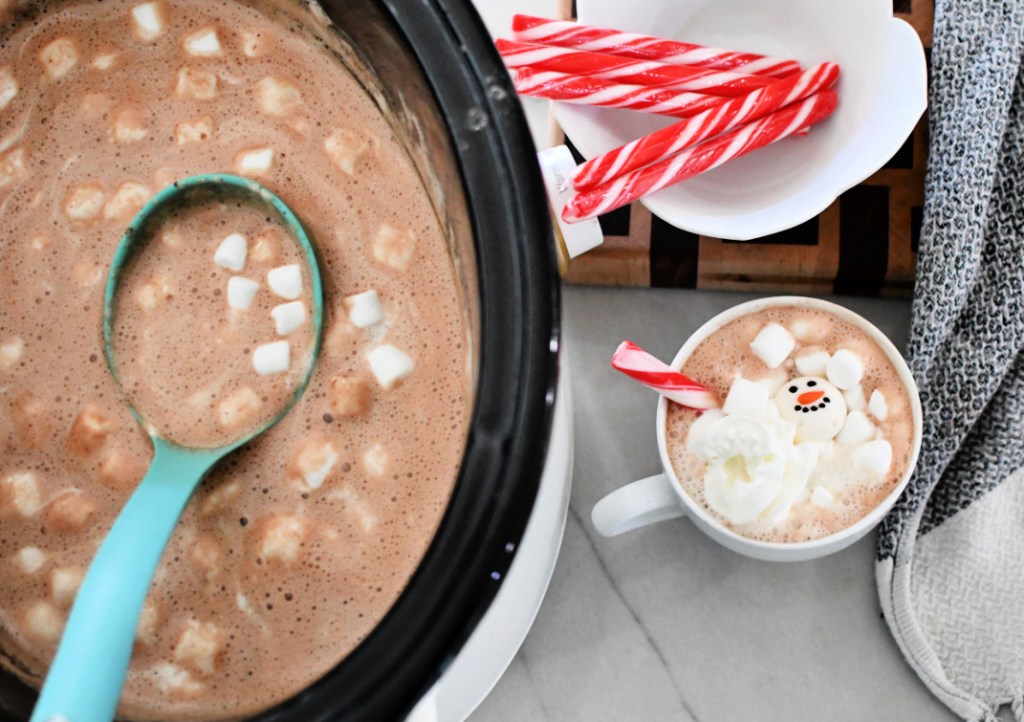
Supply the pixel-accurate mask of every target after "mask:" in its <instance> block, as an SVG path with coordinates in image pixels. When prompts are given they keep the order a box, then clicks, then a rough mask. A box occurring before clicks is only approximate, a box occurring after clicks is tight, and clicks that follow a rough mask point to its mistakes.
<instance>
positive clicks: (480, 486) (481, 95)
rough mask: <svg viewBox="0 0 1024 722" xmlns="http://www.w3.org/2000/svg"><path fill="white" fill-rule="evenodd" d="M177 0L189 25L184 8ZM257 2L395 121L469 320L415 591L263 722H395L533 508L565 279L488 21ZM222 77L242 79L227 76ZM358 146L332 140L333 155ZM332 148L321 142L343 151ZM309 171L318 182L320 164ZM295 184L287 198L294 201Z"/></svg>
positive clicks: (12, 706) (446, 13)
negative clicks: (445, 496)
mask: <svg viewBox="0 0 1024 722" xmlns="http://www.w3.org/2000/svg"><path fill="white" fill-rule="evenodd" d="M167 4H168V6H169V7H170V8H171V9H172V10H174V12H175V14H176V15H177V16H178V17H185V18H187V13H188V5H187V4H185V3H173V2H169V3H167ZM73 5H74V3H66V4H63V5H62V4H60V3H56V4H55V3H43V4H40V3H26V4H25V6H24V7H25V9H26V10H27V11H28V12H33V11H37V10H38V8H39V7H40V6H42V7H43V8H44V9H45V11H46V13H45V14H44V15H42V16H39V17H41V18H42V19H44V20H45V19H46V17H47V15H48V16H49V17H51V18H52V17H54V16H55V13H57V12H59V11H61V10H62V9H63V8H67V7H71V6H73ZM129 5H131V4H129ZM246 5H250V3H246ZM258 6H259V7H260V9H261V11H263V12H265V13H266V14H268V16H272V17H273V18H274V20H275V22H277V23H278V24H280V25H281V26H282V27H286V28H288V32H289V33H290V34H291V35H292V36H293V37H301V38H304V39H305V41H306V42H308V43H309V44H310V46H312V47H316V48H317V49H318V51H320V52H324V53H330V54H331V55H332V56H333V58H334V60H335V61H336V62H337V63H338V73H339V74H342V73H351V75H352V76H354V77H355V78H356V79H357V80H358V82H359V83H360V84H361V85H362V86H363V88H364V89H365V92H366V96H367V98H368V99H369V102H370V105H371V106H375V107H376V108H379V109H381V110H382V111H383V115H384V117H385V118H386V122H387V124H388V126H389V127H390V129H391V131H392V133H393V139H394V140H396V142H397V143H398V145H400V147H401V150H402V151H403V153H404V157H403V158H402V159H401V162H400V163H397V164H394V165H395V166H396V167H404V168H405V169H406V175H407V176H408V182H409V183H410V184H414V185H415V188H416V192H417V193H419V194H421V195H422V196H423V198H424V202H425V203H426V207H428V208H429V209H430V211H431V212H432V214H433V216H434V218H433V221H434V223H435V225H436V227H437V229H438V231H439V232H438V238H439V242H440V244H441V245H442V246H446V250H447V256H448V258H449V260H450V269H449V271H450V273H451V278H452V281H451V284H450V285H452V286H454V288H452V289H450V292H451V295H452V297H457V298H458V299H459V303H458V305H457V307H458V308H460V309H462V310H463V311H464V313H463V316H462V319H461V326H460V328H461V329H462V331H463V334H464V337H465V338H466V346H467V348H466V353H465V354H464V355H465V356H466V357H468V363H467V364H465V367H464V368H459V369H458V370H453V372H452V373H453V374H454V375H455V376H456V377H458V378H465V379H466V380H467V381H466V383H467V386H468V389H469V392H468V395H467V397H466V398H467V399H468V402H469V403H470V404H471V406H470V407H469V410H468V417H469V423H468V425H464V426H462V427H461V428H459V424H457V423H456V424H455V427H456V432H455V433H457V434H458V435H459V436H460V437H464V440H465V448H464V453H462V455H461V464H458V473H457V479H456V480H455V483H454V489H453V491H452V493H451V496H450V500H449V502H448V504H447V508H446V509H444V510H443V516H441V518H440V523H439V525H438V526H437V531H436V534H434V535H433V539H432V541H430V543H429V546H428V547H427V549H426V552H425V554H424V555H423V557H422V561H421V562H420V563H419V565H418V567H416V569H415V572H414V573H413V574H412V577H411V579H409V581H408V584H407V585H405V587H404V591H401V593H400V595H399V596H398V598H397V601H395V602H394V604H393V606H391V607H390V609H389V610H388V611H387V613H386V614H385V615H384V617H383V619H382V620H381V621H380V623H379V624H376V625H375V626H374V627H373V628H372V631H370V632H369V634H368V636H366V638H365V639H363V640H362V641H361V642H360V643H359V645H358V646H357V647H356V648H355V650H354V651H352V652H351V654H348V655H347V657H345V659H344V660H343V661H341V663H340V664H338V665H337V666H336V667H335V668H333V669H331V670H330V671H328V672H327V673H326V675H324V676H323V677H322V678H320V679H319V680H318V681H316V682H314V683H313V684H312V685H310V686H309V687H307V688H306V689H304V690H303V691H301V692H299V693H298V694H297V695H295V696H293V697H291V698H290V699H288V700H287V701H285V702H283V703H281V704H279V705H278V706H276V707H274V708H273V709H270V710H267V711H264V712H262V713H260V714H259V715H258V717H259V718H262V719H328V718H329V719H336V718H346V719H389V718H394V717H397V716H400V715H401V714H402V713H403V712H405V711H407V710H408V709H409V708H410V707H411V705H412V704H413V703H414V702H415V700H416V699H417V698H418V696H419V695H420V694H422V692H423V691H425V689H427V688H428V687H429V685H430V684H431V683H432V682H433V681H434V680H435V679H436V678H437V676H438V675H439V674H440V673H441V672H442V671H443V669H444V666H445V664H446V662H447V661H449V660H450V659H451V658H452V656H453V655H454V654H455V653H456V652H457V650H458V648H459V646H460V645H461V644H462V642H464V641H465V639H466V638H467V637H468V635H469V633H470V632H471V631H472V629H473V626H474V625H475V623H476V622H477V621H478V620H479V618H480V616H482V614H483V612H484V611H485V610H486V608H487V605H488V603H489V602H490V600H491V599H492V597H493V595H494V593H495V592H496V590H497V588H498V586H499V585H500V583H501V580H502V578H503V576H504V574H505V572H506V570H507V568H508V565H509V564H510V563H511V560H512V558H513V556H514V554H515V550H516V545H517V542H518V540H519V538H520V536H521V534H522V531H523V528H524V526H525V523H526V519H527V517H528V515H529V512H530V510H531V507H532V503H533V499H534V496H535V493H536V488H537V483H538V479H539V476H540V471H541V468H542V466H543V459H544V453H545V448H546V443H547V435H548V432H549V425H550V415H551V405H552V403H553V398H554V385H555V377H556V373H557V352H558V333H557V332H558V328H557V308H558V299H557V283H556V280H555V274H554V263H553V257H552V254H551V244H550V239H549V224H548V218H547V212H546V204H545V202H544V199H543V196H542V193H541V191H540V185H539V183H537V180H538V179H537V178H536V171H535V167H534V163H533V161H532V158H533V153H532V144H531V141H530V139H529V136H528V134H527V130H526V127H525V123H524V121H523V119H522V116H521V113H520V111H519V107H518V102H517V101H516V99H515V96H514V94H513V93H512V90H511V88H510V86H509V83H508V79H507V75H506V74H505V72H504V69H503V68H502V66H501V64H500V61H499V60H498V58H497V56H496V54H495V53H494V51H493V48H492V47H491V44H490V41H489V39H488V36H487V34H486V32H485V31H484V29H483V27H482V25H481V23H480V22H479V19H478V18H476V16H475V15H474V14H473V13H472V11H471V10H469V9H467V8H466V7H464V6H463V5H462V4H461V3H452V4H451V5H449V4H448V3H446V2H434V3H417V4H407V3H397V2H396V3H378V2H325V3H323V4H322V5H320V6H310V5H306V4H299V3H290V2H274V3H259V4H258ZM216 7H217V6H215V5H211V6H204V8H203V10H204V11H205V12H207V13H208V12H210V11H211V10H215V9H216ZM224 7H227V4H225V5H224ZM23 20H24V18H23V17H22V18H19V17H18V15H17V11H15V14H14V15H9V16H8V18H7V22H8V23H9V24H10V25H8V27H7V28H5V30H4V31H3V32H4V34H6V35H10V32H11V30H12V28H13V27H15V26H17V24H18V23H19V22H21V21H23ZM238 31H239V29H237V28H231V29H229V30H228V32H231V33H234V32H238ZM61 57H62V55H61V53H60V52H58V53H57V54H56V56H54V59H55V61H56V62H58V64H59V63H60V62H61ZM89 60H90V61H91V60H92V58H91V57H90V58H89ZM46 69H47V71H49V69H50V68H46ZM346 69H347V70H346ZM193 80H196V81H197V82H198V81H200V80H201V78H199V77H198V76H197V77H195V78H192V77H189V78H186V81H185V83H186V85H188V84H189V83H190V82H191V81H193ZM225 80H226V82H228V83H230V82H231V81H232V78H231V77H230V74H229V75H228V77H227V78H226V79H221V82H225ZM180 83H181V80H180V77H179V86H180ZM197 92H200V93H201V92H203V91H202V88H201V87H200V88H199V89H198V91H197ZM256 92H257V94H258V95H259V98H258V101H262V100H263V99H264V97H265V96H269V97H270V98H271V100H270V101H269V104H270V105H271V106H273V104H274V103H275V102H277V101H282V102H287V101H288V89H287V88H283V87H281V86H273V87H270V88H269V91H268V89H267V88H266V87H261V86H257V88H256ZM22 100H24V98H22ZM111 110H112V111H113V112H114V113H115V114H116V109H111ZM241 112H243V109H242V108H240V109H239V113H241ZM198 120H201V118H199V119H198ZM314 120H315V118H314ZM122 125H124V126H126V128H127V130H126V132H127V133H128V134H129V136H131V131H132V118H130V117H127V116H126V118H125V122H124V123H122ZM295 130H296V132H299V133H300V134H301V132H302V131H301V129H295ZM314 133H315V131H314ZM324 134H325V135H326V131H324ZM349 140H350V139H348V138H335V140H334V141H333V147H334V148H335V149H337V148H338V145H339V143H340V144H341V145H346V144H347V143H348V141H349ZM330 145H331V144H330V143H327V144H326V145H325V147H328V149H329V150H330ZM111 152H112V154H113V153H120V154H124V153H130V152H132V149H131V143H127V144H121V145H119V144H116V143H114V144H112V145H111ZM116 157H120V156H116ZM94 162H95V161H94ZM236 162H238V161H237V160H236ZM342 165H344V163H342ZM296 170H297V172H300V173H301V172H302V171H301V169H296ZM307 170H308V174H309V175H310V176H312V175H314V173H315V169H314V168H313V167H311V166H310V167H308V168H307ZM299 185H300V184H299V183H296V186H299ZM287 186H288V184H287V183H284V184H283V185H282V188H281V191H283V192H284V193H287V191H288V187H287ZM321 190H322V189H321ZM328 191H329V189H328ZM115 195H116V194H115ZM62 200H63V199H62ZM129 200H130V199H129ZM0 212H2V211H0ZM427 235H429V233H427ZM385 240H387V239H385ZM392 240H393V239H392ZM13 242H14V239H10V238H8V239H2V241H0V243H2V245H0V258H3V257H4V256H7V257H8V259H10V258H11V256H10V255H9V253H11V252H12V251H11V249H12V248H13V246H11V245H10V244H11V243H13ZM400 245H401V244H400V243H399V246H400ZM385 247H388V248H394V244H393V243H385ZM328 255H330V254H328ZM385 255H386V254H385ZM401 255H402V254H401V253H399V256H401ZM378 260H381V259H380V258H378ZM384 262H385V265H386V263H387V259H384ZM5 265H6V264H5ZM352 290H362V289H352ZM97 331H98V330H97ZM0 340H2V339H0ZM435 373H436V372H435ZM0 400H3V401H6V402H7V403H8V404H11V403H13V400H12V399H0ZM332 421H333V419H332ZM62 423H63V422H62V421H61V420H58V421H57V423H56V426H57V427H58V428H56V429H55V431H54V432H53V433H54V434H59V435H61V436H62V438H63V436H64V435H65V434H66V433H68V432H69V429H64V428H62V427H61V424H62ZM68 423H69V425H70V424H71V421H70V420H69V422H68ZM431 431H432V432H435V431H436V430H431ZM425 435H426V436H429V434H425ZM460 440H461V439H460ZM314 455H315V454H314ZM376 458H378V459H379V455H378V457H376ZM353 461H355V460H353ZM372 461H373V460H372V459H371V462H372ZM83 463H84V462H83ZM363 464H364V466H365V464H366V462H365V460H364V461H363ZM371 466H372V463H371ZM3 471H4V472H5V473H6V472H7V470H6V469H5V470H3ZM300 475H301V474H300ZM269 483H273V482H269ZM410 483H413V482H410ZM348 501H349V502H351V499H349V500H348ZM48 503H49V502H48ZM65 506H66V505H65ZM72 506H74V505H72ZM58 516H59V514H58ZM71 516H74V515H73V514H72V515H71ZM428 531H429V530H428ZM427 538H428V539H429V535H428V537H427ZM237 551H238V552H240V553H241V552H243V551H244V550H242V549H239V550H237ZM372 571H373V570H370V572H371V576H370V580H371V581H372ZM7 576H8V575H6V574H5V577H7ZM4 583H16V579H15V578H14V577H13V576H11V577H9V578H7V579H5V582H4ZM344 586H345V581H344V580H339V583H338V589H337V593H338V594H339V595H345V594H348V593H349V592H350V590H346V589H345V588H344ZM359 636H362V635H359ZM232 644H234V645H246V647H247V649H246V652H247V654H250V655H252V656H258V655H259V654H260V640H259V637H258V635H253V636H251V637H250V638H246V639H237V638H235V639H233V640H232ZM2 651H3V652H4V654H5V657H7V660H8V664H9V665H18V664H19V662H18V659H17V655H15V654H9V653H7V650H2ZM16 668H17V667H16ZM21 671H22V676H23V677H24V676H30V675H26V674H25V670H24V669H22V670H21ZM32 698H33V692H32V691H31V690H30V688H29V687H27V686H25V685H23V684H22V683H21V682H20V681H18V679H17V678H16V677H15V676H14V675H4V676H3V678H2V679H0V709H2V711H3V714H4V715H5V716H6V717H8V718H11V719H22V718H25V717H26V716H27V714H28V711H29V709H30V707H31V703H32Z"/></svg>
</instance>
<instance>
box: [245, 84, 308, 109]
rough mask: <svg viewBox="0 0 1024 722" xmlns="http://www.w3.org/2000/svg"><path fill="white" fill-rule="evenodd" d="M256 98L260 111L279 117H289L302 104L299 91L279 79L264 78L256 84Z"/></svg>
mask: <svg viewBox="0 0 1024 722" xmlns="http://www.w3.org/2000/svg"><path fill="white" fill-rule="evenodd" d="M256 97H257V100H258V102H259V105H260V110H262V111H263V112H264V113H266V114H267V115H274V116H278V117H280V116H283V115H288V114H289V113H290V112H292V111H293V110H295V109H296V108H297V107H298V106H299V104H300V103H301V102H302V94H301V93H299V89H298V88H296V87H295V86H294V85H292V84H291V83H289V82H288V81H286V80H281V79H279V78H263V80H261V81H260V82H258V83H256Z"/></svg>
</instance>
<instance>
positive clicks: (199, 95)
mask: <svg viewBox="0 0 1024 722" xmlns="http://www.w3.org/2000/svg"><path fill="white" fill-rule="evenodd" d="M174 92H175V93H177V94H178V95H180V96H181V97H183V98H193V99H194V100H210V99H212V98H215V97H217V75H216V74H215V73H211V72H210V71H208V70H196V69H195V68H182V69H181V70H179V71H178V83H177V85H176V86H175V88H174Z"/></svg>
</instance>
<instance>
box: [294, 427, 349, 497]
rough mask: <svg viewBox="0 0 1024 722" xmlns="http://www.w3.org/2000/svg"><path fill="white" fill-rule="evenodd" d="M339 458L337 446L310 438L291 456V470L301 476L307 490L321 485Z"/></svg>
mask: <svg viewBox="0 0 1024 722" xmlns="http://www.w3.org/2000/svg"><path fill="white" fill-rule="evenodd" d="M339 458H341V457H340V455H339V453H338V448H337V447H336V446H335V445H334V444H333V443H331V442H330V441H325V440H322V439H312V440H310V441H306V442H305V443H303V444H302V446H300V447H299V450H298V451H297V452H296V454H295V456H294V457H292V464H291V466H292V471H293V472H294V473H296V474H298V476H299V477H301V479H302V481H303V483H304V485H305V487H306V488H308V489H309V490H316V489H319V488H320V487H321V486H323V484H324V481H326V480H327V477H328V476H330V474H331V472H332V471H333V470H334V467H335V465H337V463H338V459H339Z"/></svg>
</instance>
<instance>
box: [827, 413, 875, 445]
mask: <svg viewBox="0 0 1024 722" xmlns="http://www.w3.org/2000/svg"><path fill="white" fill-rule="evenodd" d="M874 436H875V425H874V424H872V423H871V422H870V421H869V420H868V417H867V416H866V415H865V414H864V412H863V411H851V412H850V413H849V414H847V416H846V423H845V424H843V428H842V429H841V430H840V431H839V435H838V436H836V441H838V442H839V443H840V444H846V445H847V446H858V445H859V444H863V443H864V442H865V441H869V440H870V439H872V438H874Z"/></svg>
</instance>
